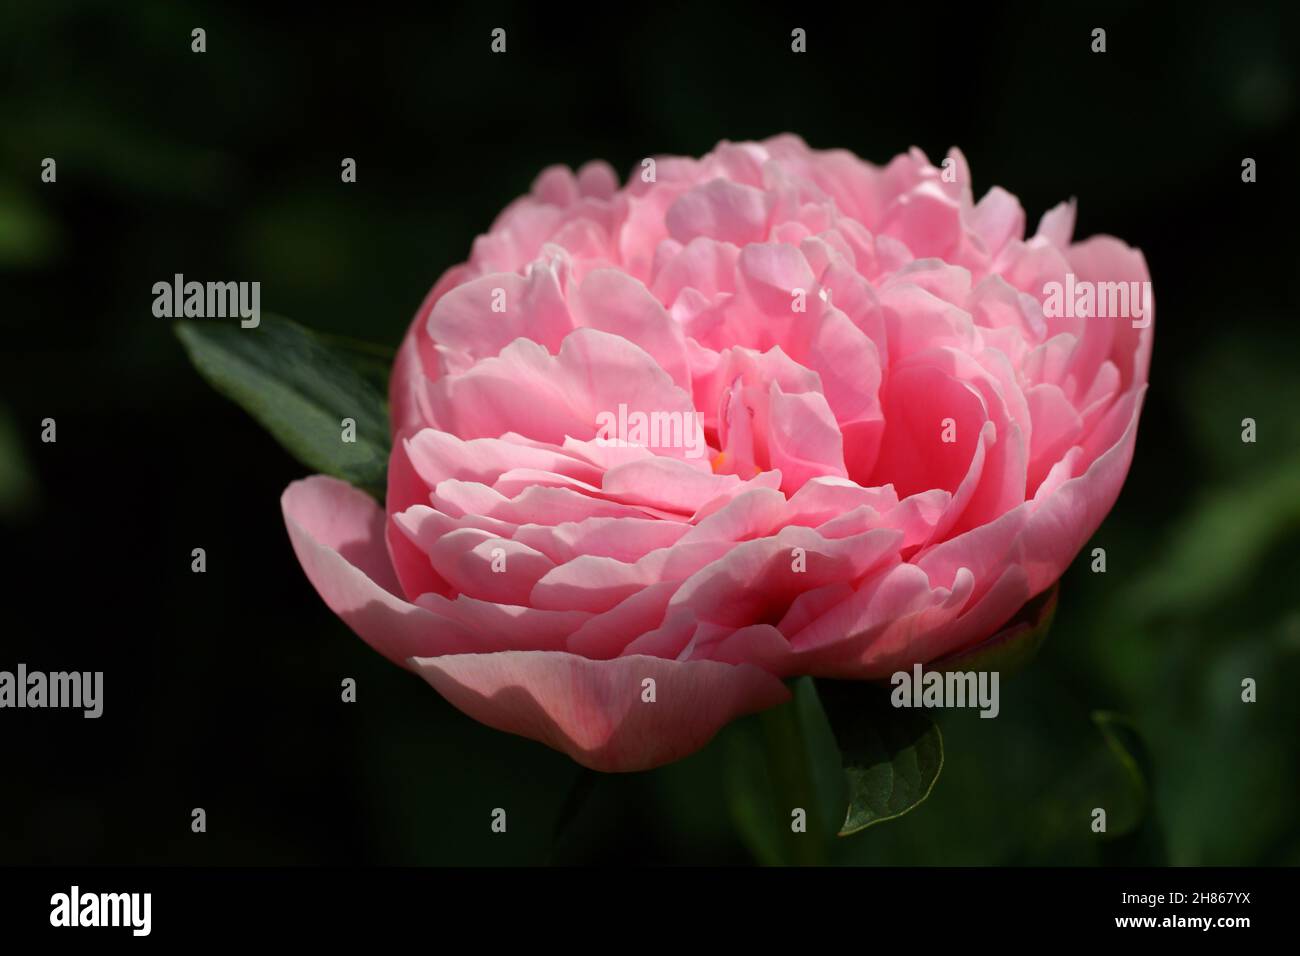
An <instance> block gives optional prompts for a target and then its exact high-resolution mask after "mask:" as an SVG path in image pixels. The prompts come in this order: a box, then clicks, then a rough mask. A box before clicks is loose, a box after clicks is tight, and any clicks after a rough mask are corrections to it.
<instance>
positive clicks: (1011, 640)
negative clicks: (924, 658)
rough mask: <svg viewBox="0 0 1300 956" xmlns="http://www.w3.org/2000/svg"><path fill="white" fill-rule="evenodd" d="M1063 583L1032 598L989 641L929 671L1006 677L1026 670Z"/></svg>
mask: <svg viewBox="0 0 1300 956" xmlns="http://www.w3.org/2000/svg"><path fill="white" fill-rule="evenodd" d="M1059 593H1060V585H1059V584H1053V585H1052V586H1051V587H1050V588H1048V589H1047V590H1046V591H1044V592H1043V593H1042V594H1040V595H1038V596H1037V597H1036V598H1034V599H1033V600H1031V601H1029V603H1027V604H1026V605H1025V606H1024V607H1022V608H1021V609H1020V610H1019V611H1018V612H1016V615H1015V617H1013V618H1012V619H1011V620H1010V621H1008V622H1007V624H1006V625H1005V626H1004V627H1003V628H1002V629H1001V630H1000V631H998V632H997V633H996V634H994V635H993V636H992V637H990V638H989V639H988V640H985V641H981V642H980V643H979V644H976V645H975V646H974V647H971V648H968V649H966V650H964V651H958V652H957V653H956V654H952V655H949V656H948V657H945V658H942V659H940V660H937V661H935V662H934V663H933V664H931V665H930V667H929V669H930V670H940V671H945V672H946V671H986V672H993V671H997V672H998V673H999V674H1000V675H1002V676H1003V677H1006V676H1009V675H1011V674H1015V673H1017V672H1018V671H1021V670H1023V669H1024V668H1025V667H1026V666H1027V665H1028V664H1029V662H1030V661H1031V660H1033V659H1034V657H1035V656H1036V655H1037V653H1038V649H1039V648H1040V647H1041V646H1042V644H1043V641H1044V640H1046V638H1047V632H1048V631H1050V630H1051V629H1052V620H1053V619H1054V618H1055V617H1056V602H1057V597H1058V596H1059Z"/></svg>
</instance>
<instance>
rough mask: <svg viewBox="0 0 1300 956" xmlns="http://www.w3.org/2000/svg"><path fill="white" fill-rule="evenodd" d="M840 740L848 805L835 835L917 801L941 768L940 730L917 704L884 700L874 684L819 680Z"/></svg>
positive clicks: (903, 810) (899, 811)
mask: <svg viewBox="0 0 1300 956" xmlns="http://www.w3.org/2000/svg"><path fill="white" fill-rule="evenodd" d="M817 692H818V694H819V696H820V697H821V701H822V706H823V707H824V708H825V710H826V716H827V718H828V719H829V720H830V725H831V729H832V730H833V731H834V733H835V739H836V741H837V742H838V743H839V746H840V755H841V762H842V764H843V767H844V775H845V777H846V778H847V780H848V787H849V806H848V812H847V813H846V814H845V817H844V823H843V825H842V826H841V827H840V832H839V835H840V836H849V835H850V834H853V833H857V832H858V831H859V830H862V829H865V828H866V827H869V826H873V825H874V824H877V823H883V822H884V821H885V820H892V819H894V818H896V817H901V816H902V815H903V814H905V813H907V812H909V811H910V810H913V809H914V808H916V807H917V806H919V805H920V804H921V803H923V802H924V801H925V799H926V797H928V796H929V795H930V791H931V790H933V789H934V784H935V781H936V780H938V779H939V773H940V771H941V770H942V769H943V735H942V734H941V733H940V732H939V728H938V726H937V725H936V724H935V723H934V721H932V720H931V719H930V718H929V716H928V715H927V714H926V713H925V711H923V710H904V709H899V708H896V707H894V706H892V705H891V704H890V701H889V689H888V688H887V687H884V686H882V685H879V684H868V683H857V682H849V681H829V680H819V681H818V682H817Z"/></svg>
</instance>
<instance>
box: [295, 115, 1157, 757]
mask: <svg viewBox="0 0 1300 956" xmlns="http://www.w3.org/2000/svg"><path fill="white" fill-rule="evenodd" d="M1073 227H1074V206H1073V203H1069V204H1062V205H1059V206H1057V207H1056V208H1054V209H1052V210H1050V211H1049V212H1048V213H1047V214H1046V215H1045V216H1043V219H1042V221H1041V223H1040V224H1039V226H1038V230H1037V232H1036V233H1035V234H1034V235H1033V236H1032V237H1031V238H1028V239H1026V238H1024V231H1025V214H1024V211H1023V210H1022V209H1021V208H1020V204H1019V203H1018V202H1017V201H1016V198H1015V197H1014V196H1012V195H1011V194H1010V193H1007V192H1005V191H1003V190H1001V189H998V188H994V189H992V190H990V191H989V192H988V193H987V194H985V196H984V197H983V198H982V199H981V200H980V201H979V202H974V201H973V198H972V193H971V185H970V175H969V172H968V170H967V166H966V162H965V159H964V158H963V157H962V155H961V153H959V152H958V151H956V150H953V151H952V152H950V153H949V155H948V158H947V159H946V160H945V161H944V163H943V166H942V168H936V167H934V166H932V165H931V164H930V163H929V161H928V160H927V159H926V157H925V156H924V154H922V153H921V152H920V151H919V150H916V149H914V150H912V151H911V152H910V153H908V154H906V155H901V156H898V157H896V158H895V159H894V160H893V161H892V162H890V163H889V165H887V166H884V167H876V166H872V165H870V164H868V163H865V162H863V161H862V160H860V159H858V158H857V157H855V156H853V155H851V154H850V153H847V152H844V151H836V150H831V151H816V150H812V149H809V148H808V146H807V145H805V144H804V143H803V141H802V140H800V139H799V138H797V137H795V136H788V135H787V136H778V137H776V138H774V139H771V140H768V141H766V142H763V143H738V144H733V143H722V144H720V145H719V146H718V147H717V149H715V150H714V151H713V152H712V153H710V154H709V155H708V156H705V157H704V158H702V159H685V158H677V157H671V158H670V157H661V158H659V159H658V160H657V161H656V162H655V163H653V164H652V163H650V162H649V161H646V162H645V163H643V164H641V165H640V166H639V167H638V168H637V169H636V170H634V172H633V174H632V176H631V178H630V180H629V182H628V184H627V185H626V186H625V187H623V188H621V189H620V188H619V185H618V182H617V180H616V177H615V174H614V172H613V171H612V170H611V169H610V167H609V166H607V165H605V164H603V163H590V164H588V165H586V166H584V167H583V168H582V169H581V170H579V171H578V173H577V175H576V176H575V175H574V174H573V173H571V172H570V171H569V170H568V169H567V168H563V167H552V168H550V169H547V170H546V171H545V172H543V173H542V174H541V175H540V176H539V177H538V179H537V181H536V182H535V183H534V185H533V188H532V191H531V193H530V194H529V195H527V196H524V197H522V198H520V199H519V200H517V201H515V202H514V203H512V204H511V205H510V206H509V207H508V208H507V209H506V210H505V211H504V212H502V214H501V215H500V216H499V217H498V219H497V221H496V222H495V223H494V224H493V226H492V229H491V231H489V232H488V233H487V234H486V235H483V236H480V237H479V238H478V239H477V240H475V242H474V247H473V253H472V255H471V256H470V259H469V261H468V262H467V263H465V264H463V265H459V266H456V267H454V268H452V269H451V270H449V271H448V272H447V273H446V274H445V275H443V277H442V278H441V279H440V280H439V281H438V283H437V285H436V286H434V288H433V291H432V292H430V293H429V295H428V297H427V298H426V299H425V301H424V304H423V305H422V306H421V308H420V310H419V312H418V314H417V315H416V317H415V321H414V323H413V324H412V325H411V328H410V331H409V332H408V334H407V336H406V339H405V342H404V343H403V345H402V348H401V351H400V354H399V355H398V357H397V361H396V365H395V367H394V369H393V375H392V385H391V395H390V399H391V407H392V430H393V436H394V448H393V454H392V459H391V461H390V463H389V470H388V494H387V502H386V508H380V507H379V506H378V505H376V503H375V502H374V501H373V500H372V499H371V498H370V497H368V496H367V495H366V494H365V493H363V492H361V491H358V490H355V489H353V488H352V487H350V486H349V485H347V484H344V483H342V482H339V481H336V480H334V479H331V478H326V477H321V476H317V477H313V478H309V479H307V480H305V481H298V482H295V483H293V484H292V485H290V486H289V488H288V489H287V490H286V491H285V493H284V496H283V500H282V504H283V509H284V516H285V521H286V524H287V525H288V530H289V534H290V536H291V538H292V541H293V547H294V550H295V551H296V553H297V555H298V559H299V560H300V561H301V563H302V566H303V568H304V570H305V571H306V573H307V576H308V577H309V578H310V579H311V582H312V584H313V585H314V586H315V587H316V589H317V591H318V592H319V593H320V595H321V597H322V598H324V600H325V602H326V604H328V605H329V607H330V608H331V609H332V610H333V611H334V612H335V613H337V614H338V615H339V616H340V617H342V618H343V620H345V621H346V622H347V623H348V624H349V625H350V626H351V627H352V628H353V630H355V631H356V632H357V633H358V634H359V635H360V636H361V637H362V638H363V639H364V640H365V641H366V642H367V643H369V644H370V645H371V646H372V647H373V648H374V649H375V650H377V651H379V652H380V653H381V654H383V655H385V656H386V657H388V658H389V659H390V660H392V661H394V662H395V663H398V664H400V665H402V666H405V667H407V668H409V669H411V670H413V671H415V672H416V673H417V674H419V675H420V676H422V677H423V678H424V679H425V680H427V681H428V682H429V683H430V684H431V685H433V687H434V688H436V689H437V690H438V691H439V692H440V693H441V694H443V695H444V696H445V697H446V698H447V699H448V700H449V701H451V703H453V704H454V705H455V706H456V707H458V708H460V709H461V710H462V711H464V712H465V713H467V714H469V715H470V716H471V717H474V718H475V719H477V720H480V721H482V722H483V723H486V724H489V725H491V726H493V727H497V728H500V729H502V730H508V731H511V732H514V733H517V734H523V735H524V736H527V737H531V738H534V739H536V740H540V741H543V742H544V743H546V744H548V745H550V746H552V747H555V748H557V749H559V750H562V751H564V752H565V753H567V754H569V755H570V756H571V757H573V759H575V760H577V761H578V762H580V763H582V764H585V765H587V766H589V767H594V768H596V769H600V770H636V769H641V768H647V767H652V766H656V765H659V764H663V763H666V762H669V761H672V760H675V759H677V758H680V757H682V756H684V755H686V754H689V753H691V752H692V751H694V750H696V749H698V748H699V747H701V746H703V745H704V744H705V743H706V742H707V741H708V740H709V739H710V738H711V737H712V736H713V735H714V734H715V733H716V732H717V730H718V729H719V728H720V727H721V726H722V725H723V724H725V723H726V722H727V721H729V720H731V719H733V718H735V717H737V716H739V715H741V714H744V713H748V712H752V711H756V710H760V709H762V708H766V707H771V706H773V705H775V704H779V703H781V702H783V701H784V700H786V699H787V697H788V692H787V690H786V688H785V685H784V684H783V682H782V679H783V678H787V677H791V676H795V675H803V674H812V675H816V676H826V677H836V678H859V679H878V678H885V677H887V676H888V675H890V674H891V673H893V672H894V671H896V670H900V669H908V668H910V667H911V666H912V665H913V664H914V663H917V662H920V663H925V662H929V661H932V660H934V659H936V658H938V657H941V656H945V655H948V654H951V653H953V652H956V651H961V650H963V649H966V648H969V647H971V646H973V645H975V644H977V643H979V642H980V641H982V640H985V639H987V638H988V637H989V636H990V635H991V634H993V633H995V632H996V631H997V630H998V629H999V627H1000V626H1001V625H1003V624H1004V623H1006V622H1007V621H1008V619H1010V618H1011V617H1012V616H1013V615H1014V614H1015V613H1016V611H1017V610H1019V609H1020V608H1021V606H1022V605H1024V604H1025V603H1026V602H1027V601H1028V600H1029V599H1030V598H1032V597H1034V596H1035V595H1037V594H1039V593H1040V592H1042V591H1043V590H1044V589H1046V588H1048V587H1050V586H1051V585H1052V583H1053V582H1054V581H1056V579H1057V578H1058V577H1059V576H1060V575H1061V573H1062V572H1063V571H1064V570H1065V568H1066V566H1067V565H1068V564H1069V563H1070V561H1071V560H1072V559H1073V558H1074V556H1075V555H1076V554H1077V553H1078V551H1079V549H1080V548H1081V547H1082V546H1083V545H1084V543H1085V542H1086V541H1087V540H1088V538H1089V536H1091V535H1092V533H1093V532H1094V531H1095V530H1096V528H1097V526H1098V525H1099V523H1100V522H1101V520H1102V518H1103V517H1104V516H1105V515H1106V513H1107V511H1108V510H1109V509H1110V507H1111V506H1112V505H1113V504H1114V502H1115V498H1116V496H1117V495H1118V493H1119V489H1120V486H1121V484H1122V483H1123V480H1124V476H1125V474H1126V473H1127V471H1128V467H1129V463H1130V460H1131V458H1132V454H1133V443H1134V439H1135V435H1136V431H1137V423H1138V413H1139V409H1140V408H1141V405H1142V398H1143V394H1144V392H1145V390H1146V381H1147V367H1148V364H1149V360H1150V354H1151V341H1152V328H1151V322H1150V307H1149V283H1148V273H1147V266H1146V262H1145V260H1144V259H1143V256H1142V254H1141V252H1139V251H1137V250H1135V249H1131V248H1129V247H1128V246H1126V245H1125V244H1124V243H1122V242H1120V241H1118V240H1116V239H1113V238H1110V237H1107V236H1098V237H1095V238H1092V239H1089V240H1086V241H1084V242H1078V243H1073V242H1071V234H1072V232H1073ZM1067 277H1068V282H1069V286H1068V288H1069V289H1070V290H1071V291H1073V290H1075V289H1083V288H1088V287H1089V286H1090V285H1092V286H1098V291H1097V294H1096V298H1095V299H1091V300H1087V301H1085V300H1084V299H1082V298H1080V299H1078V305H1079V307H1078V308H1074V307H1073V306H1075V305H1076V301H1075V300H1074V299H1067V300H1066V301H1065V302H1064V306H1065V307H1064V308H1062V307H1061V305H1062V303H1061V301H1060V300H1061V296H1060V294H1059V290H1060V288H1062V287H1063V286H1065V284H1066V283H1067ZM1052 283H1057V284H1059V285H1057V286H1055V287H1053V286H1052ZM1103 283H1106V284H1111V285H1108V286H1106V285H1101V284H1103ZM1129 283H1139V284H1143V283H1148V284H1146V285H1145V286H1143V288H1145V289H1147V290H1148V297H1147V308H1146V310H1145V314H1143V315H1141V316H1139V315H1138V314H1137V313H1136V311H1135V310H1137V309H1139V308H1140V305H1141V302H1142V299H1141V297H1140V296H1138V295H1137V290H1138V288H1139V286H1137V285H1133V286H1130V285H1129ZM1119 284H1124V285H1123V287H1122V288H1123V291H1124V292H1125V293H1127V292H1128V291H1129V289H1130V288H1132V289H1133V291H1134V298H1133V299H1132V300H1131V301H1130V302H1129V305H1128V306H1127V307H1126V308H1127V309H1128V310H1129V311H1128V312H1124V313H1122V314H1116V310H1115V309H1114V308H1113V307H1114V305H1115V303H1116V301H1117V299H1116V294H1117V290H1118V289H1119V288H1120V285H1119ZM1053 296H1055V301H1054V303H1053V304H1052V305H1051V307H1048V308H1045V303H1048V302H1049V299H1052V297H1053ZM1108 299H1109V301H1110V303H1111V306H1112V309H1111V311H1110V312H1109V313H1108V312H1107V310H1106V308H1105V303H1106V302H1107V301H1108ZM1089 301H1091V302H1092V306H1091V307H1090V306H1089V304H1088V302H1089ZM1121 305H1122V303H1121ZM1090 308H1091V311H1090ZM1063 313H1064V314H1063ZM1130 313H1132V320H1130V318H1129V314H1130ZM651 682H653V683H651ZM651 697H653V702H650V700H649V698H651Z"/></svg>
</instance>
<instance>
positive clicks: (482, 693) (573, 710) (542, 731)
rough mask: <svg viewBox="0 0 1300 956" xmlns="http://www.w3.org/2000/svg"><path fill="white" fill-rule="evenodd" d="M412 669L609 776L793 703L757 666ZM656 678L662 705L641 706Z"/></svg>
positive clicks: (456, 699)
mask: <svg viewBox="0 0 1300 956" xmlns="http://www.w3.org/2000/svg"><path fill="white" fill-rule="evenodd" d="M409 663H410V666H411V667H412V668H413V669H414V670H415V671H416V672H417V673H419V674H420V676H422V677H423V678H424V679H425V680H427V681H428V682H429V683H430V684H431V685H432V686H433V687H434V688H435V689H436V690H437V691H438V693H440V694H442V696H444V697H446V698H447V700H449V701H450V702H451V703H452V704H454V705H455V706H456V707H458V708H459V709H460V710H462V711H464V712H465V713H466V714H468V715H469V716H470V717H473V718H474V719H475V720H477V721H480V722H482V723H484V724H487V725H488V726H489V727H495V728H497V729H498V730H505V731H509V732H510V733H515V734H520V735H522V736H524V737H529V738H531V739H533V740H538V741H541V742H542V743H544V744H546V745H547V746H550V747H554V748H555V749H556V750H561V751H563V752H564V753H566V754H568V755H569V756H570V757H572V758H573V759H574V760H576V761H578V763H580V764H582V765H583V766H586V767H590V768H592V769H593V770H600V771H605V772H615V771H632V770H648V769H650V768H651V767H658V766H661V765H663V764H666V763H671V762H672V761H674V760H678V759H680V758H682V757H685V756H686V755H688V754H691V753H694V752H695V751H696V750H699V749H700V748H701V747H703V746H704V745H705V744H706V743H708V742H709V741H710V740H711V739H712V738H713V735H714V734H716V733H717V732H718V730H719V728H721V727H722V726H723V725H724V724H726V723H728V722H730V721H731V720H734V719H735V718H737V717H740V716H742V715H744V714H748V713H753V712H754V711H758V710H764V709H766V708H768V707H774V706H776V705H777V704H781V703H784V702H785V701H786V700H788V699H789V696H790V694H789V691H787V690H786V689H785V685H784V684H782V683H781V681H780V680H778V679H777V678H775V677H773V676H772V675H771V674H769V673H767V672H766V671H764V670H761V669H760V668H758V667H755V666H753V665H751V664H741V665H739V666H736V665H732V664H723V663H719V662H717V661H670V660H665V659H663V658H660V657H645V656H640V655H635V656H630V657H619V658H615V659H614V660H607V661H593V660H588V659H587V658H585V657H579V656H578V655H576V654H569V653H557V652H553V651H503V652H500V653H496V654H452V655H447V656H443V657H425V658H416V659H413V660H411V661H410V662H409ZM646 678H650V679H653V680H654V682H655V684H654V686H655V700H654V702H653V703H646V702H644V701H643V700H642V693H643V683H642V682H643V681H644V680H645V679H646Z"/></svg>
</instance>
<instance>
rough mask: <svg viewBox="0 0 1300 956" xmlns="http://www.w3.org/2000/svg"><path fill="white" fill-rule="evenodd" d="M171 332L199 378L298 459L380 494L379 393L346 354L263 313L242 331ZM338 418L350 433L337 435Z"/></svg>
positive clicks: (383, 423)
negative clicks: (351, 425)
mask: <svg viewBox="0 0 1300 956" xmlns="http://www.w3.org/2000/svg"><path fill="white" fill-rule="evenodd" d="M176 335H177V336H178V337H179V338H180V340H181V344H182V345H184V347H185V351H186V352H187V353H188V354H189V357H190V361H191V362H193V363H194V367H195V368H197V369H198V370H199V373H200V374H201V375H202V376H203V377H204V378H205V379H207V381H208V382H209V383H210V384H211V385H212V386H213V387H214V388H215V389H216V390H217V391H218V392H220V393H221V394H223V395H225V396H226V397H227V398H229V399H231V400H232V401H234V402H235V403H236V404H237V405H239V406H240V407H241V408H243V409H244V410H245V411H246V412H248V413H249V414H250V415H252V416H253V418H255V419H256V420H257V421H258V423H259V424H260V425H262V427H263V428H265V429H266V430H267V431H269V432H270V433H271V434H272V435H273V436H274V437H275V439H276V440H277V441H278V442H279V443H280V444H281V445H283V446H284V448H285V449H286V450H287V451H288V452H289V453H290V454H292V455H293V456H294V457H295V458H297V459H298V461H300V462H302V463H303V464H304V465H306V466H307V467H309V468H313V469H315V470H317V471H319V472H322V473H324V474H327V475H333V476H334V477H336V478H342V479H343V480H344V481H348V482H351V483H352V484H354V485H359V486H361V487H364V488H367V489H370V490H372V491H376V490H382V489H383V487H384V483H385V478H384V476H385V472H386V469H387V467H388V450H389V446H390V442H389V436H388V412H387V409H386V407H385V402H384V398H383V395H382V393H381V392H380V391H379V389H378V388H377V387H376V386H375V384H374V383H373V382H372V381H370V380H367V378H366V377H363V376H362V375H361V374H359V373H358V372H357V370H356V368H355V365H354V364H353V362H352V361H351V360H350V357H349V356H347V355H345V354H341V353H340V352H339V351H338V350H336V349H334V348H331V347H330V346H328V345H326V344H325V343H324V342H323V341H322V340H321V339H320V337H318V336H317V335H316V334H315V333H313V332H312V331H311V330H310V329H306V328H304V327H303V326H301V325H298V324H297V323H295V322H291V321H289V320H288V319H283V318H279V317H276V316H268V315H263V316H262V319H261V323H260V324H259V325H258V326H257V327H255V328H249V329H245V328H241V327H239V326H238V325H235V324H222V323H217V322H212V321H206V322H205V321H198V322H188V321H186V322H177V323H176ZM345 419H350V420H351V421H352V422H354V423H355V432H354V436H353V435H347V436H345V426H344V420H345ZM345 437H355V441H345V440H344V439H345Z"/></svg>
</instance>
